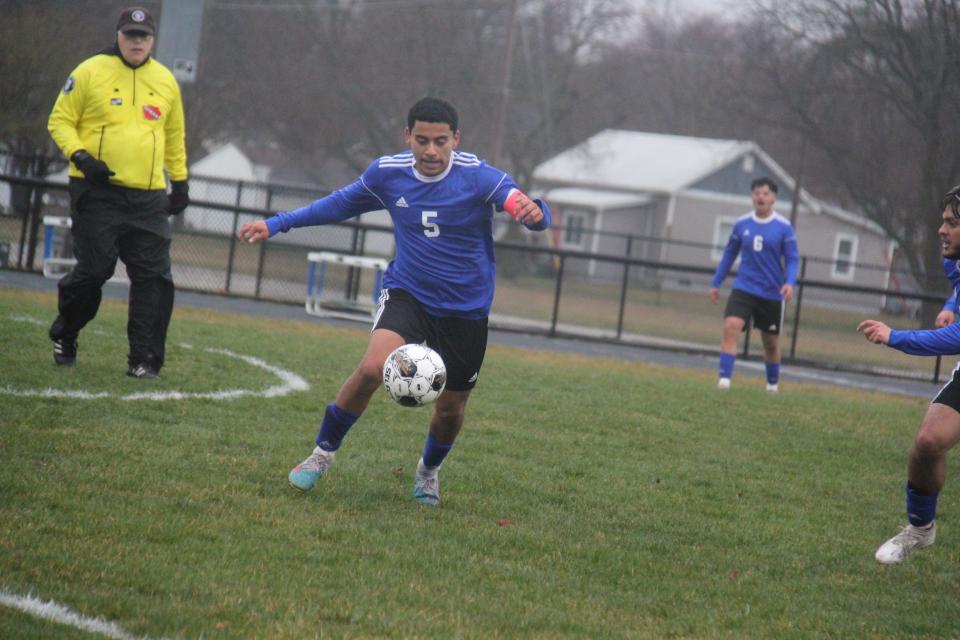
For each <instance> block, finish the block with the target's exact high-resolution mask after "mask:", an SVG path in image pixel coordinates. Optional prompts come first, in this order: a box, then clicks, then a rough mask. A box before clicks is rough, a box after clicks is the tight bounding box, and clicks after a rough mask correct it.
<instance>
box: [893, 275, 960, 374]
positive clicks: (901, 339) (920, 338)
mask: <svg viewBox="0 0 960 640" xmlns="http://www.w3.org/2000/svg"><path fill="white" fill-rule="evenodd" d="M943 273H944V274H945V275H946V276H947V278H949V279H950V285H951V286H952V287H953V295H951V296H950V297H949V298H947V301H946V302H945V303H944V305H943V308H944V309H945V310H947V311H953V312H954V313H956V311H957V298H958V297H960V296H958V295H957V293H958V291H960V262H958V261H957V260H956V259H955V258H944V259H943ZM887 345H888V346H890V347H893V348H894V349H897V350H898V351H903V352H904V353H909V354H911V355H915V356H950V355H956V354H960V324H951V325H949V326H946V327H943V328H942V329H934V330H931V329H918V330H914V331H896V330H891V331H890V339H889V340H888V341H887Z"/></svg>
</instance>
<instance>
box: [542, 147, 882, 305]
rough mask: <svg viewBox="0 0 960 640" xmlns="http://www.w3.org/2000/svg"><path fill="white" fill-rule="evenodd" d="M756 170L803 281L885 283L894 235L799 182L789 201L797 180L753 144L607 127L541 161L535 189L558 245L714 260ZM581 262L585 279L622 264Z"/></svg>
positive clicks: (676, 260) (679, 282)
mask: <svg viewBox="0 0 960 640" xmlns="http://www.w3.org/2000/svg"><path fill="white" fill-rule="evenodd" d="M763 176H767V177H770V178H773V180H774V181H775V182H777V184H778V186H779V194H778V198H777V204H776V207H775V209H776V211H777V212H778V213H780V214H781V215H783V216H784V217H786V218H788V219H791V220H793V222H794V227H795V229H796V232H797V237H798V241H799V246H800V253H801V255H802V256H803V257H805V258H807V260H806V272H805V277H806V278H807V279H812V280H820V281H826V282H835V283H842V284H855V285H858V286H864V287H881V288H886V287H887V286H888V284H889V280H890V259H891V256H892V255H893V249H894V243H893V242H892V241H891V240H890V239H889V238H888V237H887V236H886V234H885V233H884V232H883V230H882V229H881V228H880V227H879V226H878V225H877V224H875V223H873V222H872V221H870V220H868V219H866V218H865V217H863V216H861V215H858V214H855V213H852V212H849V211H845V210H843V209H841V208H840V207H836V206H833V205H829V204H827V203H824V202H822V201H820V200H817V199H816V198H814V197H813V196H811V195H810V194H809V193H807V192H806V191H805V190H803V189H801V192H800V195H799V200H798V202H797V203H796V207H794V197H795V194H794V191H793V187H794V185H795V184H796V181H795V179H794V178H793V177H791V176H790V175H789V174H787V172H786V171H784V170H783V168H782V167H781V166H780V165H779V164H777V162H776V161H774V159H773V158H771V157H770V156H769V155H768V154H767V153H766V152H764V151H763V149H761V148H760V147H759V146H758V145H757V144H756V143H754V142H750V141H741V140H715V139H706V138H692V137H685V136H675V135H663V134H655V133H643V132H639V131H622V130H613V129H607V130H605V131H601V132H600V133H597V134H596V135H594V136H592V137H591V138H589V139H587V140H586V141H584V142H582V143H580V144H578V145H576V146H574V147H572V148H569V149H567V150H565V151H562V152H561V153H559V154H557V155H556V156H554V157H552V158H550V159H549V160H547V161H545V162H543V163H542V164H540V165H539V166H538V167H537V168H536V169H535V170H534V172H533V187H534V189H536V190H537V192H538V193H540V194H542V195H543V196H544V198H545V199H546V200H547V202H548V203H549V204H550V205H551V209H552V210H553V211H554V217H555V224H556V225H557V226H558V229H559V231H558V235H559V237H558V238H557V245H558V246H559V247H561V248H570V249H577V250H582V251H588V252H593V253H600V254H605V255H617V256H627V255H629V256H630V257H632V258H636V259H646V260H651V261H658V262H667V263H671V264H683V265H694V266H703V267H709V268H714V267H715V266H716V264H717V263H718V262H719V260H720V256H721V253H722V251H723V247H724V245H725V244H726V242H727V238H728V237H729V233H730V229H731V228H732V226H733V223H734V222H735V221H736V219H737V218H738V217H740V216H741V215H743V214H745V213H748V212H750V211H752V210H753V207H752V204H751V201H750V183H751V182H752V181H753V180H754V179H755V178H759V177H763ZM580 262H581V263H583V264H581V265H580V267H581V269H583V270H584V271H585V272H586V274H585V275H589V276H592V277H599V276H603V275H605V273H606V275H609V276H610V277H620V276H621V275H622V272H623V270H622V267H620V266H617V265H610V264H605V263H600V262H597V261H589V262H588V261H580ZM659 277H660V278H661V279H663V278H664V275H663V271H662V270H661V271H660V272H659ZM688 280H689V278H686V277H684V276H682V275H680V274H677V275H675V276H674V277H672V278H670V277H667V278H666V279H665V281H664V282H663V284H668V283H670V284H673V285H675V286H683V285H684V283H685V282H686V283H687V285H688V286H694V285H692V284H691V283H689V282H688ZM729 282H730V280H729V279H728V280H727V283H728V284H729ZM695 286H698V287H701V286H702V283H699V282H698V283H697V284H696V285H695Z"/></svg>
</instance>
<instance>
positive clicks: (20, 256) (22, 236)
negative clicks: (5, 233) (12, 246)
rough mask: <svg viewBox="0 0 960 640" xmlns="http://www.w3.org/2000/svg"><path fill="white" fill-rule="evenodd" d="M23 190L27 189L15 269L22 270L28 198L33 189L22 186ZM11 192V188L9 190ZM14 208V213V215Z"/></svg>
mask: <svg viewBox="0 0 960 640" xmlns="http://www.w3.org/2000/svg"><path fill="white" fill-rule="evenodd" d="M23 187H24V188H26V189H28V191H27V197H26V198H25V200H26V206H25V207H24V208H23V210H22V213H23V221H22V222H21V223H20V250H19V251H17V269H22V268H23V266H24V265H23V258H24V256H25V254H26V248H27V227H29V226H30V198H31V197H32V195H33V187H31V186H29V185H23ZM11 191H12V188H11ZM11 197H12V196H11ZM16 211H17V210H16V208H15V209H14V212H15V213H16Z"/></svg>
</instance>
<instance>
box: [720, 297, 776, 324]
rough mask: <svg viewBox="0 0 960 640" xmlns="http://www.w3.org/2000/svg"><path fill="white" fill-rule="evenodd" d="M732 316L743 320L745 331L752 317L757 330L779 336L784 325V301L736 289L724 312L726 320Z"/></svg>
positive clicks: (728, 299)
mask: <svg viewBox="0 0 960 640" xmlns="http://www.w3.org/2000/svg"><path fill="white" fill-rule="evenodd" d="M730 316H736V317H738V318H742V319H743V329H744V330H746V329H747V326H748V325H749V324H750V318H751V317H752V318H753V326H754V327H755V328H757V329H760V331H762V332H764V333H770V334H773V335H779V333H780V327H781V326H782V325H783V301H782V300H770V299H768V298H761V297H760V296H755V295H753V294H751V293H747V292H746V291H743V290H742V289H734V290H733V291H731V292H730V297H729V298H727V308H726V310H725V311H724V312H723V317H724V318H729V317H730Z"/></svg>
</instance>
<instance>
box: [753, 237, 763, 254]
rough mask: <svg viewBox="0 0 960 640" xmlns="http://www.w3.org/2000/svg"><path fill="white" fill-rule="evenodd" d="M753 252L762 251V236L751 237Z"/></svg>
mask: <svg viewBox="0 0 960 640" xmlns="http://www.w3.org/2000/svg"><path fill="white" fill-rule="evenodd" d="M753 250H754V251H763V236H753Z"/></svg>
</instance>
